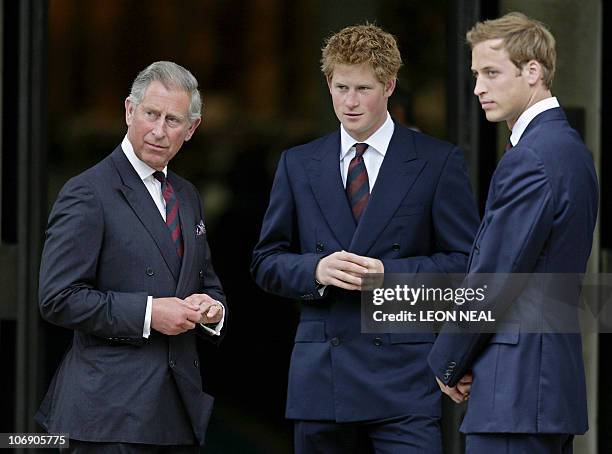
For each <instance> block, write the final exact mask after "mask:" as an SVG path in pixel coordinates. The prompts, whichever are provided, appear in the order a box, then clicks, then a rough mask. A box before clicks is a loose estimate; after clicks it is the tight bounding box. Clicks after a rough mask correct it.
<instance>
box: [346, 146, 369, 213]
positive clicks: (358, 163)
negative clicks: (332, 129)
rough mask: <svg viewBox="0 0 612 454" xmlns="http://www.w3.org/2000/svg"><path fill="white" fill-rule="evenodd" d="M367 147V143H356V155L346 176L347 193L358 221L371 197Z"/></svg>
mask: <svg viewBox="0 0 612 454" xmlns="http://www.w3.org/2000/svg"><path fill="white" fill-rule="evenodd" d="M367 148H368V144H366V143H356V144H355V157H354V158H353V159H351V162H350V164H349V168H348V175H347V177H346V195H347V197H348V200H349V203H350V204H351V210H352V211H353V217H354V218H355V221H357V222H359V218H360V217H361V214H362V213H363V210H364V209H365V207H366V205H367V204H368V200H369V199H370V182H369V181H368V170H367V169H366V166H365V162H363V154H364V153H365V151H366V150H367Z"/></svg>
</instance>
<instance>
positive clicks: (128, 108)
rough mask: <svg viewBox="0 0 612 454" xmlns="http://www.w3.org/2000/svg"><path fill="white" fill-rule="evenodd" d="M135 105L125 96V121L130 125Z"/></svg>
mask: <svg viewBox="0 0 612 454" xmlns="http://www.w3.org/2000/svg"><path fill="white" fill-rule="evenodd" d="M135 108H136V106H135V105H134V104H133V103H132V101H130V98H125V123H126V124H127V125H128V126H130V125H131V124H132V119H133V118H134V109H135Z"/></svg>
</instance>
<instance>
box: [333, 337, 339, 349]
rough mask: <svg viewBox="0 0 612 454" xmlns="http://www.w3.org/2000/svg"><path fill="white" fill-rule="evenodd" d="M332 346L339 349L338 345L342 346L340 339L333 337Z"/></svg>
mask: <svg viewBox="0 0 612 454" xmlns="http://www.w3.org/2000/svg"><path fill="white" fill-rule="evenodd" d="M331 344H332V345H333V346H334V347H337V346H338V345H340V339H338V338H337V337H332V340H331Z"/></svg>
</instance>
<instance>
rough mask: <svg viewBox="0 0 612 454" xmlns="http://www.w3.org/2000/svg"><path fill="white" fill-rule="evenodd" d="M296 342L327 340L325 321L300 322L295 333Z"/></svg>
mask: <svg viewBox="0 0 612 454" xmlns="http://www.w3.org/2000/svg"><path fill="white" fill-rule="evenodd" d="M295 342H325V322H324V321H318V320H306V321H303V322H300V324H299V325H298V328H297V332H296V333H295Z"/></svg>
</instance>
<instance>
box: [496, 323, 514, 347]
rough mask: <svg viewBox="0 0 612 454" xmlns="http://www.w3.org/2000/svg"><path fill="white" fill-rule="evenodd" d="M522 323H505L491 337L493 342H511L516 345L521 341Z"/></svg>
mask: <svg viewBox="0 0 612 454" xmlns="http://www.w3.org/2000/svg"><path fill="white" fill-rule="evenodd" d="M520 331H521V325H520V324H519V323H504V324H503V325H500V326H499V327H498V329H497V333H495V334H494V335H493V337H492V338H491V341H490V343H491V344H509V345H516V344H518V343H519V337H520V336H519V334H520Z"/></svg>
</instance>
